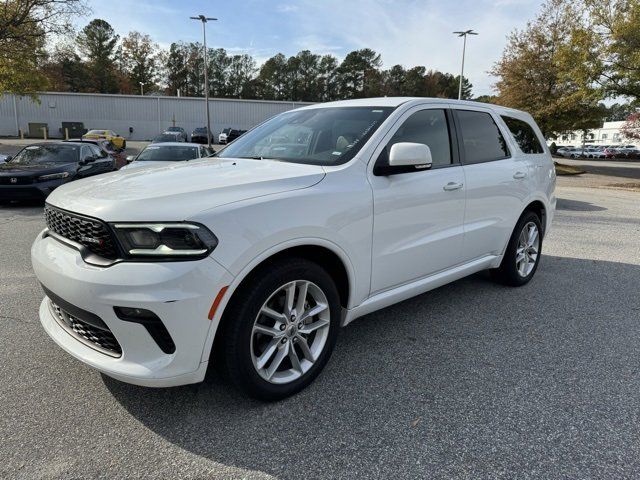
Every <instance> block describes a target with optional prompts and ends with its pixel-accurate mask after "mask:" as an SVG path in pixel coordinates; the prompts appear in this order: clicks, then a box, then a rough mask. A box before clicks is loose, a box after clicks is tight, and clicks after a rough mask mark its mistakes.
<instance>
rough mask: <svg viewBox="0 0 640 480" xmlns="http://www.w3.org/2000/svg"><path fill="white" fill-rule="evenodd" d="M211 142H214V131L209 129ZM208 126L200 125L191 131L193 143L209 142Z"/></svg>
mask: <svg viewBox="0 0 640 480" xmlns="http://www.w3.org/2000/svg"><path fill="white" fill-rule="evenodd" d="M209 135H211V142H212V143H213V133H211V130H209ZM207 141H208V140H207V127H198V128H196V129H194V130H193V132H192V133H191V143H207Z"/></svg>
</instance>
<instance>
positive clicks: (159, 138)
mask: <svg viewBox="0 0 640 480" xmlns="http://www.w3.org/2000/svg"><path fill="white" fill-rule="evenodd" d="M167 142H182V139H181V137H180V135H179V134H178V132H164V133H161V134H160V135H156V136H155V137H153V140H151V143H167ZM204 143H207V141H206V137H205V142H204Z"/></svg>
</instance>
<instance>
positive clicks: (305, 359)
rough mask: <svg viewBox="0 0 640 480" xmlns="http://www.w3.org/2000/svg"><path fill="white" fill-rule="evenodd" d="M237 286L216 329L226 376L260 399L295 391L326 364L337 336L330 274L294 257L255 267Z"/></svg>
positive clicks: (337, 303)
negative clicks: (256, 268)
mask: <svg viewBox="0 0 640 480" xmlns="http://www.w3.org/2000/svg"><path fill="white" fill-rule="evenodd" d="M240 288H241V290H240V291H239V292H237V293H236V295H235V296H234V298H233V300H232V302H231V304H230V306H229V308H228V310H227V311H226V312H225V314H224V319H223V331H222V332H221V333H222V335H223V336H222V338H221V342H220V345H221V348H222V349H223V357H224V358H223V361H224V365H225V369H226V373H227V375H228V377H229V379H230V380H231V381H232V382H233V383H235V384H236V385H237V386H238V387H240V388H241V389H242V390H244V391H245V392H247V393H248V394H249V395H251V396H253V397H256V398H259V399H262V400H278V399H281V398H285V397H287V396H289V395H293V394H294V393H297V392H299V391H300V390H302V389H303V388H304V387H306V386H307V385H309V383H311V382H312V381H313V380H314V379H315V377H317V376H318V374H319V373H320V371H321V370H322V368H323V367H324V366H325V365H326V363H327V362H328V360H329V357H330V355H331V351H332V350H333V347H334V345H335V342H336V339H337V335H338V329H339V326H340V322H339V318H340V310H341V308H340V301H339V296H338V292H337V289H336V286H335V284H334V282H333V280H332V278H331V277H330V276H329V274H328V273H327V272H326V271H325V270H324V269H323V268H322V267H320V266H319V265H317V264H315V263H313V262H310V261H308V260H305V259H302V258H299V259H290V260H287V261H286V263H280V264H277V265H270V266H269V267H268V268H263V269H261V270H260V271H258V272H256V273H255V274H254V275H252V277H251V278H250V280H249V281H248V282H245V284H244V285H243V286H241V287H240Z"/></svg>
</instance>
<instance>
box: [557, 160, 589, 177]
mask: <svg viewBox="0 0 640 480" xmlns="http://www.w3.org/2000/svg"><path fill="white" fill-rule="evenodd" d="M553 164H554V165H555V167H556V175H581V174H583V173H585V171H584V170H582V169H580V168H578V167H572V166H570V165H563V164H562V163H558V162H553Z"/></svg>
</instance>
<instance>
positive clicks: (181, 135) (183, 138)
mask: <svg viewBox="0 0 640 480" xmlns="http://www.w3.org/2000/svg"><path fill="white" fill-rule="evenodd" d="M164 133H175V134H177V135H178V140H177V141H178V142H188V141H189V136H188V135H187V132H185V130H184V128H182V127H169V128H167V129H166V130H165V131H164Z"/></svg>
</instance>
